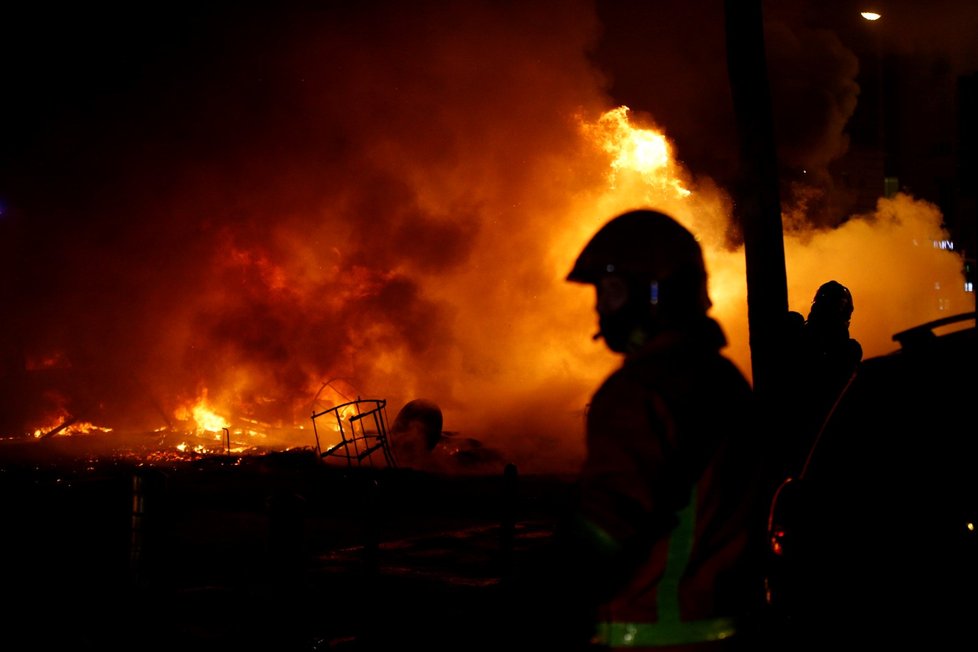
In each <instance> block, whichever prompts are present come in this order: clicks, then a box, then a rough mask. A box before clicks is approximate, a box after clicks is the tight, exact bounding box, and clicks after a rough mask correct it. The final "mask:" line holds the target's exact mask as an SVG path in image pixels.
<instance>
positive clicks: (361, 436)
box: [312, 397, 397, 467]
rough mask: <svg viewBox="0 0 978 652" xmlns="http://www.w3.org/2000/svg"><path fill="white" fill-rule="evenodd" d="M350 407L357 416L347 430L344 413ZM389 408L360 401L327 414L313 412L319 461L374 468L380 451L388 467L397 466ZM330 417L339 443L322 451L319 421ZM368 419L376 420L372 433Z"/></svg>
mask: <svg viewBox="0 0 978 652" xmlns="http://www.w3.org/2000/svg"><path fill="white" fill-rule="evenodd" d="M349 407H353V409H354V414H352V415H350V416H349V417H347V418H346V422H347V424H346V427H344V424H343V415H342V414H341V412H342V411H343V410H344V409H345V408H349ZM386 408H387V401H386V400H385V399H380V398H359V397H357V399H356V400H355V401H347V402H346V403H341V404H339V405H335V406H333V407H331V408H329V409H328V410H323V411H321V412H314V413H313V414H312V429H313V432H314V433H315V435H316V452H317V453H318V454H319V457H320V459H323V460H325V459H326V458H327V457H331V456H335V457H338V458H340V459H345V460H346V462H347V465H348V466H352V465H353V460H356V462H357V464H358V465H360V464H362V463H363V461H364V460H368V461H369V462H370V463H371V464H373V454H374V453H376V452H377V451H381V453H382V454H383V457H384V461H385V462H386V463H387V465H388V466H391V467H394V466H397V464H396V462H395V460H394V453H393V451H391V447H390V440H389V438H388V435H387V409H386ZM328 414H332V415H333V417H334V418H335V419H336V430H337V431H338V432H339V435H340V441H339V442H337V443H335V444H333V445H332V446H330V447H329V448H327V449H326V450H323V449H322V445H321V443H320V440H319V429H318V427H317V425H316V420H317V419H318V418H320V417H324V416H326V415H328ZM369 419H372V420H373V428H372V429H369V428H368V426H369V423H368V420H369Z"/></svg>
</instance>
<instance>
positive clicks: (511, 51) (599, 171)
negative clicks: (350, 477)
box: [0, 2, 974, 470]
mask: <svg viewBox="0 0 978 652" xmlns="http://www.w3.org/2000/svg"><path fill="white" fill-rule="evenodd" d="M524 5H526V6H524ZM547 5H548V3H503V4H502V5H499V6H496V5H493V4H489V5H485V6H483V5H474V6H472V7H465V8H463V7H462V6H461V5H459V6H453V7H452V8H451V9H450V10H445V8H444V7H437V8H435V7H425V6H421V7H415V6H411V7H403V8H400V7H399V5H397V4H392V5H391V7H390V8H385V12H384V13H383V15H371V12H362V13H358V12H355V11H352V10H351V11H350V12H345V13H342V15H341V16H338V17H336V16H334V17H333V18H334V19H335V20H328V19H320V20H317V19H315V18H312V17H309V16H303V17H302V19H301V20H292V21H289V20H285V19H283V20H281V21H271V22H269V21H265V20H264V19H263V20H261V21H256V23H255V25H250V27H249V26H248V25H246V26H245V27H241V26H237V27H236V29H238V30H239V31H238V32H233V33H229V34H226V35H225V36H227V44H228V45H227V47H228V48H232V47H237V48H238V49H237V50H235V51H234V55H235V56H236V57H239V58H233V57H231V56H230V53H229V56H228V57H227V59H223V58H218V59H216V60H214V61H207V62H205V63H203V64H201V63H198V62H197V61H196V60H195V61H194V62H193V66H189V65H188V66H187V67H186V68H183V69H180V70H179V71H178V72H176V73H173V77H172V78H170V77H162V78H153V77H152V76H149V77H147V80H148V81H147V82H146V83H147V84H150V85H151V88H148V89H145V90H144V93H145V95H144V96H142V97H141V101H140V102H137V101H133V102H132V103H131V104H127V105H125V106H122V107H121V108H119V109H113V110H117V111H118V115H117V114H116V113H111V112H110V113H108V115H112V116H115V117H116V118H117V122H118V124H115V125H114V128H116V129H118V132H113V133H114V134H115V135H114V137H113V138H111V139H98V138H96V136H95V135H94V134H95V133H98V130H93V135H92V136H91V138H92V139H93V140H92V141H87V140H86V141H84V142H83V143H81V145H79V147H80V149H78V150H77V151H82V152H86V153H87V152H91V154H92V156H91V160H98V161H101V162H102V164H101V165H103V166H104V167H99V168H98V170H97V172H98V173H97V174H92V173H88V172H87V168H88V167H89V166H90V165H94V164H93V163H90V161H89V159H87V158H84V157H83V156H82V155H81V154H79V157H81V158H80V159H79V160H78V161H74V165H75V167H74V168H72V167H71V166H70V165H69V164H68V163H66V164H65V165H66V166H68V167H67V169H69V170H71V171H73V172H75V173H76V174H77V179H76V178H75V177H72V179H73V181H72V186H71V187H72V189H73V191H74V192H73V193H67V194H68V195H70V196H71V199H72V201H71V202H70V203H69V204H67V207H66V206H65V205H60V204H59V205H55V204H53V203H51V202H49V201H48V198H49V197H51V196H55V195H58V193H53V192H49V188H47V187H46V186H45V185H43V184H41V185H40V186H39V187H38V188H37V189H36V192H37V196H38V197H40V198H41V199H38V200H37V201H36V202H34V203H28V204H27V208H26V209H24V210H23V212H24V217H23V218H22V222H21V223H19V224H21V226H19V227H18V228H19V229H20V230H17V231H14V230H13V229H11V233H13V236H15V237H11V238H10V242H11V243H12V244H11V245H10V246H11V251H12V252H31V253H30V254H20V255H19V256H17V257H16V260H17V265H18V268H17V270H16V271H17V272H18V273H17V274H14V275H11V278H17V279H19V282H20V283H21V284H22V285H21V286H19V287H18V289H17V290H16V291H11V292H10V293H9V295H10V296H12V297H14V298H15V299H16V302H17V304H18V306H17V309H16V310H13V311H11V315H10V316H8V321H7V323H6V324H5V325H4V329H5V331H4V333H5V334H6V337H5V339H4V344H5V345H9V346H10V350H9V351H6V352H5V360H10V361H12V362H9V363H7V362H5V364H6V365H7V366H6V367H5V369H10V370H11V371H10V372H9V375H10V378H11V380H10V381H9V382H8V383H7V386H8V387H13V388H16V391H15V392H14V393H13V394H15V395H12V396H11V397H9V405H10V406H11V409H13V408H16V410H17V413H16V414H14V413H13V412H10V415H11V416H10V417H9V418H7V419H6V420H5V421H4V424H5V427H6V428H7V431H6V432H0V435H2V436H6V437H21V436H24V435H33V434H34V433H35V432H42V431H43V432H48V431H50V429H51V428H52V427H57V425H58V424H60V423H62V421H63V420H65V419H69V418H70V419H75V420H76V423H92V424H99V426H100V428H101V431H100V432H98V431H92V433H90V434H91V437H90V438H91V439H93V440H95V439H98V440H100V441H102V442H104V443H105V444H106V445H107V446H109V447H111V446H114V445H121V444H122V443H123V442H124V443H125V445H127V446H128V445H135V444H136V443H138V445H139V446H141V447H143V448H148V449H151V450H159V449H172V448H176V447H177V446H183V447H184V449H185V450H197V449H198V447H202V448H201V449H200V450H211V451H215V450H216V451H220V450H223V448H224V447H225V442H224V441H223V440H222V438H223V437H228V438H229V439H230V440H231V442H230V446H229V447H230V448H231V449H232V450H246V449H249V448H251V447H260V448H263V449H283V448H289V447H303V446H313V445H314V444H315V439H314V435H313V432H312V428H311V425H312V424H311V421H310V417H311V415H312V414H313V413H314V412H317V411H321V410H324V409H328V408H329V407H331V406H333V405H339V404H342V403H344V402H347V401H350V400H353V399H356V398H357V397H362V398H380V399H385V400H386V401H387V405H388V406H389V411H390V414H389V417H390V418H391V419H393V417H394V416H395V414H396V412H397V410H398V409H399V408H400V407H401V406H403V405H404V404H405V403H407V402H408V401H410V400H413V399H416V398H419V397H421V398H426V399H428V400H431V401H433V402H435V403H436V404H438V405H439V406H440V407H441V409H442V411H443V413H444V423H445V429H446V430H449V431H453V432H457V433H459V434H460V435H462V436H465V437H471V438H474V439H478V440H480V441H482V442H484V443H485V444H486V445H487V446H491V447H494V448H497V449H499V450H501V451H503V453H504V455H505V456H506V457H508V458H511V459H512V460H514V461H515V462H517V463H518V464H520V465H521V468H523V469H527V470H534V469H553V468H557V469H560V470H564V469H568V468H573V466H574V465H576V463H577V461H578V459H579V457H580V455H581V453H582V452H583V428H582V426H583V423H582V419H583V414H584V409H585V406H586V404H587V401H588V400H589V398H590V394H591V392H592V391H593V390H594V388H595V387H596V386H597V385H598V383H599V382H600V380H601V379H602V377H603V376H604V375H605V374H606V373H608V372H609V371H610V370H611V369H612V368H613V366H614V365H616V364H617V363H618V360H617V358H616V357H615V356H613V355H612V354H610V353H609V352H608V351H607V350H606V349H605V347H604V344H603V343H602V342H600V341H597V342H595V341H593V340H592V339H591V335H592V333H593V332H594V331H595V329H596V319H595V316H594V314H593V302H594V297H593V295H592V293H590V292H588V290H587V288H581V287H580V286H576V285H573V284H569V283H566V282H565V281H564V277H565V276H566V274H567V272H568V271H569V269H570V266H571V263H572V262H573V260H574V258H575V257H576V255H577V254H578V252H579V251H580V248H581V247H582V246H583V244H584V243H585V242H586V241H587V239H588V238H589V237H590V236H591V235H592V234H593V233H594V232H595V231H596V230H597V229H598V228H599V227H600V226H601V225H602V224H603V223H604V222H605V221H606V220H607V219H609V218H610V217H612V216H613V215H615V214H617V213H619V212H622V211H624V210H629V209H632V208H636V207H645V206H648V207H653V208H657V209H660V210H663V211H665V212H668V213H671V214H672V215H674V216H675V217H676V218H677V219H678V220H679V221H680V222H682V223H683V224H684V225H685V226H687V227H688V228H689V229H690V230H691V231H692V232H693V233H694V234H695V235H696V236H697V237H698V238H699V240H700V242H701V244H702V245H703V249H704V253H705V256H706V261H707V266H708V269H709V272H710V293H711V297H712V299H713V302H714V307H713V315H714V316H715V317H716V318H717V319H718V320H719V321H720V322H721V324H722V325H723V326H724V329H725V330H726V332H727V334H728V339H729V340H730V343H729V347H728V350H727V352H728V354H729V355H730V357H731V358H732V359H734V361H735V362H736V363H737V364H738V365H740V366H741V367H742V368H743V369H744V370H745V371H746V372H747V373H748V375H749V373H750V355H749V349H748V337H747V318H746V285H745V273H744V253H743V249H742V248H741V247H740V246H739V245H738V241H737V237H736V232H737V228H736V227H735V225H734V223H733V217H732V206H731V199H730V196H729V194H728V192H727V190H726V189H725V188H722V187H720V186H719V185H718V183H717V182H715V181H714V180H712V179H710V178H708V177H705V176H702V175H698V174H695V173H694V171H691V170H689V169H687V168H686V167H685V166H684V165H683V164H682V160H683V152H682V151H678V149H677V147H676V146H675V144H674V142H673V141H672V139H671V137H670V133H669V124H660V123H659V121H658V119H657V116H654V115H650V114H648V113H647V112H644V111H642V110H641V109H640V108H637V107H635V106H630V107H629V106H622V105H621V104H620V103H618V102H615V101H613V100H612V99H611V98H610V97H609V95H608V91H607V85H608V83H607V80H606V79H605V78H604V77H603V75H602V73H601V72H599V71H598V69H597V68H596V67H595V64H594V63H593V62H592V61H591V60H590V59H589V58H588V56H587V55H586V53H587V52H588V51H589V50H590V49H591V48H592V47H593V45H594V43H595V40H596V38H597V35H598V34H599V31H600V25H599V24H598V23H597V19H596V16H595V14H594V12H593V8H592V7H591V6H590V4H589V3H563V2H562V3H559V4H558V3H555V6H556V7H557V9H556V10H555V8H554V6H547ZM229 29H230V28H229ZM249 29H251V31H249ZM235 39H238V40H235ZM212 49H214V50H215V51H216V50H217V49H219V48H212ZM212 54H213V53H212ZM647 65H649V66H653V67H654V66H656V65H658V62H657V61H656V60H655V59H654V58H650V59H649V61H648V64H647ZM174 98H180V101H179V102H178V101H176V100H175V99H174ZM114 106H115V105H113V107H114ZM160 106H164V107H165V108H166V109H167V111H166V112H165V115H164V116H163V117H161V116H160V114H159V113H157V112H156V110H157V107H160ZM836 114H837V115H835V114H834V115H833V117H834V118H836V119H835V120H834V121H830V122H825V123H820V124H826V125H834V124H837V123H838V124H840V125H842V124H844V119H842V118H844V117H845V113H844V112H842V113H839V112H838V111H836ZM840 129H841V127H840ZM832 135H833V136H835V139H836V140H840V141H841V140H844V139H843V138H841V136H842V134H841V132H839V133H835V134H832ZM704 137H705V138H709V135H708V134H706V135H704ZM50 138H51V142H50V143H44V144H46V145H47V146H48V147H50V148H52V151H53V152H58V153H59V156H68V154H64V153H63V152H62V149H61V148H62V147H63V145H60V144H59V142H60V141H58V142H55V141H57V138H58V134H53V135H52V136H51V137H50ZM85 148H88V149H85ZM821 149H822V150H825V151H830V152H833V153H834V152H838V151H840V148H839V147H836V146H832V147H828V148H821ZM820 151H821V150H820ZM826 156H828V155H826ZM50 158H58V157H56V156H52V157H50ZM823 158H825V157H824V156H823ZM83 172H85V175H83V174H82V173H83ZM42 177H43V175H38V178H42ZM784 210H785V215H786V218H785V223H786V225H787V226H786V237H785V247H786V255H787V272H788V280H789V300H790V307H791V308H792V309H795V310H798V311H799V312H803V313H805V314H807V305H808V303H809V301H810V300H811V296H812V294H813V293H814V291H815V289H816V288H817V287H818V286H819V285H820V284H821V283H822V282H824V281H825V280H827V279H829V278H835V279H837V280H839V281H841V282H844V283H845V284H846V285H848V286H849V287H850V289H851V290H852V292H853V295H854V299H855V314H854V316H853V323H852V332H853V334H854V336H855V337H857V338H859V339H860V340H861V342H862V343H863V346H864V349H865V351H866V354H867V355H874V354H876V353H881V352H884V351H887V350H890V349H891V348H893V347H892V344H893V343H892V342H891V341H890V339H889V338H890V335H891V334H892V333H893V332H896V331H898V330H901V329H903V328H906V327H909V326H912V325H914V324H917V323H920V322H922V321H925V320H928V319H933V318H937V317H940V316H944V315H946V314H950V313H953V312H963V311H965V310H971V309H974V301H973V295H969V294H967V293H965V292H963V290H962V289H961V286H962V278H961V259H960V256H959V255H958V254H957V253H955V252H954V251H953V250H948V249H940V248H935V247H933V246H930V244H929V243H931V242H935V241H943V240H945V239H946V238H947V234H946V233H945V232H944V231H943V229H942V227H941V215H940V213H939V211H937V209H936V208H935V207H934V206H932V205H930V204H928V203H926V202H923V201H920V200H918V199H916V198H914V197H912V196H909V195H897V196H895V197H892V198H889V199H881V200H880V203H879V206H878V209H877V210H876V211H875V212H874V213H873V214H869V215H853V216H849V218H848V219H846V220H843V221H842V224H841V226H838V227H824V226H822V227H819V228H817V229H816V228H812V227H810V226H806V225H807V224H809V221H807V217H809V216H808V215H807V213H806V208H805V206H803V205H799V206H785V207H784ZM6 213H7V214H10V213H11V211H9V210H8V211H6ZM8 223H9V222H8ZM11 259H13V258H11ZM51 260H57V261H58V264H57V265H51V264H50V263H49V262H48V261H51ZM5 416H6V415H5ZM225 428H226V429H227V431H226V432H227V434H225V431H224V429H225ZM45 429H47V430H45ZM66 432H67V429H66Z"/></svg>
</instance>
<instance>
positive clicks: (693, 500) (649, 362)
mask: <svg viewBox="0 0 978 652" xmlns="http://www.w3.org/2000/svg"><path fill="white" fill-rule="evenodd" d="M725 345H726V339H725V337H724V334H723V332H722V330H721V329H720V326H719V325H718V324H717V323H716V322H715V321H713V320H712V319H709V318H707V317H703V321H702V322H701V323H699V324H698V325H697V326H696V327H695V328H693V329H692V330H691V331H683V332H666V333H662V334H659V335H657V336H656V337H655V338H654V339H653V340H652V341H650V342H649V343H647V345H646V346H645V347H644V348H643V349H642V350H641V351H639V352H637V353H635V354H631V355H629V356H628V357H626V359H625V361H624V363H623V365H622V366H621V367H620V368H619V369H618V370H617V371H615V372H614V373H612V374H611V375H610V376H609V377H608V378H607V380H606V381H605V382H604V383H603V384H602V385H601V387H600V388H599V389H598V390H597V392H596V393H595V394H594V396H593V398H592V401H591V404H590V407H589V410H588V415H587V452H586V459H585V461H584V464H583V467H582V473H581V476H580V479H579V487H578V491H579V496H578V498H577V503H578V508H577V509H578V514H579V517H580V519H581V520H582V521H583V522H584V523H585V524H586V527H587V528H590V530H591V536H592V539H593V540H594V541H596V542H603V543H601V544H599V545H603V546H604V548H605V552H606V553H607V554H608V556H610V557H613V558H614V560H615V564H616V569H615V570H614V571H613V572H612V573H611V574H610V575H609V577H610V576H614V577H612V579H613V580H615V579H616V578H617V581H613V585H612V587H611V589H610V592H609V593H608V595H606V596H605V597H604V599H603V600H602V601H601V604H600V607H599V609H598V620H599V622H598V623H597V625H596V632H597V639H598V642H599V643H602V644H604V645H607V646H610V647H632V648H639V647H647V648H656V647H671V646H683V645H689V644H694V645H695V644H700V643H703V642H706V641H720V640H723V639H728V638H730V637H733V636H734V634H736V633H737V628H738V626H739V624H740V619H741V618H742V617H743V616H745V613H744V612H745V609H748V608H749V607H750V606H752V605H755V604H757V603H758V602H759V600H760V597H759V596H760V590H761V589H760V588H759V584H760V583H761V580H760V576H761V574H760V573H759V572H758V569H757V566H756V563H757V557H756V555H759V554H760V547H761V546H762V542H761V534H760V533H761V532H762V531H763V524H762V518H763V517H762V514H763V511H764V507H765V506H766V505H764V504H763V499H762V496H763V494H762V487H763V484H762V475H761V474H762V468H761V465H760V460H761V456H760V454H759V452H760V451H759V449H758V446H759V445H760V444H759V435H758V432H757V430H756V428H755V427H754V422H753V419H754V418H755V414H754V406H753V393H752V389H751V387H750V385H749V383H748V381H747V380H746V378H745V377H744V376H743V374H742V373H741V372H740V371H739V370H738V368H737V367H736V366H735V365H734V364H733V363H732V362H731V361H730V360H728V359H727V358H726V357H724V356H723V355H722V354H721V349H722V347H723V346H725Z"/></svg>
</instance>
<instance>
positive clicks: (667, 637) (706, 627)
mask: <svg viewBox="0 0 978 652" xmlns="http://www.w3.org/2000/svg"><path fill="white" fill-rule="evenodd" d="M736 633H737V627H736V624H735V623H734V621H733V619H731V618H711V619H708V620H689V621H686V622H658V623H599V624H598V629H597V632H596V642H598V643H601V644H603V645H607V646H609V647H656V646H662V645H684V644H687V643H704V642H706V641H719V640H721V639H725V638H729V637H731V636H733V635H734V634H736Z"/></svg>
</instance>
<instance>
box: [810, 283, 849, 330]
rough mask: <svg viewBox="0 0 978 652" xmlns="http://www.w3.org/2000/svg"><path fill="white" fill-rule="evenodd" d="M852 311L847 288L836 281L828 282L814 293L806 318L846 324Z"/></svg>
mask: <svg viewBox="0 0 978 652" xmlns="http://www.w3.org/2000/svg"><path fill="white" fill-rule="evenodd" d="M852 310H853V304H852V293H851V292H849V288H847V287H846V286H844V285H842V284H841V283H839V282H838V281H829V282H827V283H823V284H822V285H821V286H820V287H819V288H818V291H817V292H815V298H814V299H812V309H811V312H810V313H809V315H808V318H809V319H811V318H812V317H815V318H816V319H819V320H828V321H838V322H840V323H841V322H845V323H846V324H848V323H849V320H850V318H851V317H852Z"/></svg>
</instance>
